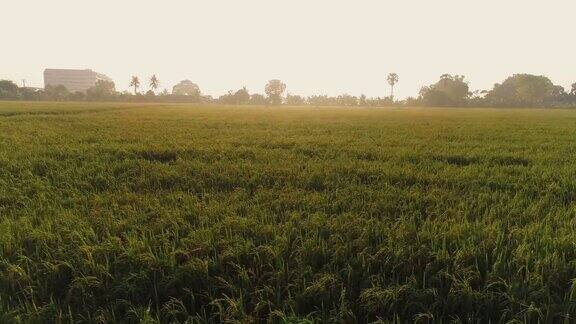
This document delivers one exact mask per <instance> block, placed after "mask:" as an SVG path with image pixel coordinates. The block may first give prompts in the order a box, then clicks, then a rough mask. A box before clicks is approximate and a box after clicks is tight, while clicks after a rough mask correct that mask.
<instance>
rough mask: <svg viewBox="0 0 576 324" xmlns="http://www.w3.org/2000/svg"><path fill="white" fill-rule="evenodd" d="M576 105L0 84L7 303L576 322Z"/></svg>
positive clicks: (295, 316) (0, 202) (168, 317)
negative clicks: (168, 97)
mask: <svg viewBox="0 0 576 324" xmlns="http://www.w3.org/2000/svg"><path fill="white" fill-rule="evenodd" d="M575 131H576V111H573V110H572V111H571V110H538V109H524V110H506V109H470V108H468V109H449V108H439V109H417V108H408V109H405V108H402V109H358V108H353V109H352V108H330V109H329V108H316V109H313V108H294V107H292V108H281V107H275V108H263V107H233V106H229V107H217V106H211V107H201V106H189V105H188V106H186V105H151V104H150V105H144V104H104V103H25V102H4V103H0V322H1V323H11V322H19V321H22V322H55V321H60V322H71V321H74V322H126V321H127V322H154V321H160V322H170V321H172V322H184V321H189V322H193V321H197V322H214V323H216V322H225V321H227V322H234V321H237V322H243V323H248V322H266V321H269V322H290V323H296V322H302V323H304V322H316V321H318V322H346V323H354V322H361V323H362V322H373V321H377V320H382V321H397V322H407V321H422V322H426V321H431V320H434V321H440V320H443V321H445V322H448V321H452V320H455V321H461V322H476V321H481V322H487V321H488V320H491V321H492V322H507V321H511V320H519V321H529V322H536V321H540V322H552V321H555V322H559V321H566V322H569V321H574V319H575V316H576V304H575V301H576V280H575V278H576V245H575V242H576V204H575V200H576V182H575V181H574V176H575V175H576V149H575V146H574V138H575V137H574V135H575Z"/></svg>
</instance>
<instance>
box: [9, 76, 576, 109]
mask: <svg viewBox="0 0 576 324" xmlns="http://www.w3.org/2000/svg"><path fill="white" fill-rule="evenodd" d="M386 80H387V83H388V85H389V86H390V93H389V95H387V96H383V97H370V98H369V97H366V96H365V95H360V96H353V95H349V94H342V95H339V96H327V95H313V96H307V97H306V96H300V95H297V94H292V93H286V84H285V83H283V82H282V81H280V80H276V79H274V80H270V81H269V82H268V83H267V84H266V85H265V87H264V93H263V94H260V93H250V92H249V91H248V89H247V88H246V87H242V88H240V89H238V90H230V91H228V93H226V94H224V95H221V96H219V97H217V98H214V97H212V96H209V95H204V94H202V92H201V90H200V87H199V86H198V85H197V84H196V83H194V82H192V81H190V80H183V81H181V82H180V83H178V84H176V85H175V86H174V87H173V88H172V92H169V91H168V90H167V89H164V90H163V91H161V92H159V91H158V89H159V88H160V80H159V79H158V77H157V76H156V75H152V76H151V77H150V78H149V79H148V88H149V90H147V91H146V92H142V91H140V89H141V87H142V83H141V81H140V78H139V77H137V76H132V77H131V79H130V82H129V86H130V88H132V89H133V92H129V91H124V92H119V91H116V87H115V84H114V83H113V82H111V81H105V80H99V81H98V82H96V85H95V86H93V87H92V88H90V89H88V90H87V91H86V92H70V91H68V90H67V89H66V87H64V86H62V85H59V86H47V87H46V88H45V89H33V88H27V87H19V86H18V85H16V84H15V83H13V82H12V81H8V80H0V100H51V101H83V100H86V101H128V102H187V103H216V104H229V105H281V104H285V105H295V106H296V105H310V106H430V107H467V106H469V107H576V83H574V84H573V85H572V87H571V89H569V90H568V91H567V90H566V89H564V88H563V87H562V86H559V85H555V84H554V83H553V82H552V81H551V80H550V79H549V78H548V77H546V76H538V75H532V74H515V75H512V76H510V77H508V78H506V79H505V80H504V81H502V82H501V83H496V84H495V85H494V87H493V88H492V89H490V90H482V91H471V90H470V87H469V83H468V82H467V81H466V79H465V77H464V76H462V75H451V74H443V75H441V76H440V78H439V80H438V81H437V82H435V83H433V84H430V85H427V86H424V87H422V88H421V89H420V91H419V93H418V96H416V97H408V98H406V99H403V100H396V99H395V97H394V87H395V86H396V84H397V83H398V82H399V80H400V77H399V76H398V74H396V73H390V74H389V75H388V77H387V79H386Z"/></svg>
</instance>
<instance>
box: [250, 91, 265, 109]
mask: <svg viewBox="0 0 576 324" xmlns="http://www.w3.org/2000/svg"><path fill="white" fill-rule="evenodd" d="M250 104H251V105H259V106H262V105H265V104H266V97H264V96H263V95H261V94H259V93H253V94H252V95H250Z"/></svg>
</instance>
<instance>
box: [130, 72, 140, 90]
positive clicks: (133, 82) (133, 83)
mask: <svg viewBox="0 0 576 324" xmlns="http://www.w3.org/2000/svg"><path fill="white" fill-rule="evenodd" d="M130 86H131V87H134V94H137V93H138V88H139V87H140V79H138V77H137V76H135V75H134V76H132V79H131V80H130Z"/></svg>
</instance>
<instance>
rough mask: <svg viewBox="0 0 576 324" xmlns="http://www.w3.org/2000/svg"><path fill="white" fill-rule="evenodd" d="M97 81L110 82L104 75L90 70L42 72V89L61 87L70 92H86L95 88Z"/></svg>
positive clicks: (48, 70)
mask: <svg viewBox="0 0 576 324" xmlns="http://www.w3.org/2000/svg"><path fill="white" fill-rule="evenodd" d="M98 80H105V81H112V79H110V78H109V77H107V76H105V75H104V74H100V73H97V72H94V71H92V70H72V69H46V70H44V87H47V86H58V85H63V86H65V87H66V89H68V91H70V92H86V90H88V89H90V88H92V87H93V86H95V85H96V82H98Z"/></svg>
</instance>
